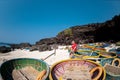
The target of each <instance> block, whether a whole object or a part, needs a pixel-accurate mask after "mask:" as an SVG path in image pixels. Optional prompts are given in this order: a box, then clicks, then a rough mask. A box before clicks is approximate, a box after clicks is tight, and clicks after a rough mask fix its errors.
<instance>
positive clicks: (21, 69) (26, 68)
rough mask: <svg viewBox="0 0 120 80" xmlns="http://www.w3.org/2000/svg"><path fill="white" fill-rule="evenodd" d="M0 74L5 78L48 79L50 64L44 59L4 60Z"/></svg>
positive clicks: (4, 79)
mask: <svg viewBox="0 0 120 80" xmlns="http://www.w3.org/2000/svg"><path fill="white" fill-rule="evenodd" d="M0 74H1V77H2V79H3V80H47V79H48V75H49V66H48V65H47V64H46V63H45V62H44V61H42V60H38V59H32V58H18V59H12V60H8V61H6V62H4V63H3V64H2V65H1V67H0Z"/></svg>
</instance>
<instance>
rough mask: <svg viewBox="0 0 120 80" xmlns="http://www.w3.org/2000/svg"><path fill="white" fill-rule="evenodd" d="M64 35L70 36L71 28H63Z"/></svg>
mask: <svg viewBox="0 0 120 80" xmlns="http://www.w3.org/2000/svg"><path fill="white" fill-rule="evenodd" d="M64 35H66V36H72V35H73V33H72V29H70V28H69V29H66V30H64Z"/></svg>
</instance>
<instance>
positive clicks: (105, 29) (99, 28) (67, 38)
mask: <svg viewBox="0 0 120 80" xmlns="http://www.w3.org/2000/svg"><path fill="white" fill-rule="evenodd" d="M119 30H120V15H116V16H114V17H113V18H112V19H111V20H108V21H106V22H104V23H94V24H87V25H83V26H79V25H78V26H73V27H70V28H68V29H66V30H64V31H61V32H59V33H58V35H57V36H56V37H54V38H46V39H42V40H40V41H38V42H36V45H41V44H47V45H51V44H62V45H64V44H70V43H71V41H72V40H75V41H76V42H77V43H87V42H102V41H113V42H116V41H120V35H119V34H120V31H119Z"/></svg>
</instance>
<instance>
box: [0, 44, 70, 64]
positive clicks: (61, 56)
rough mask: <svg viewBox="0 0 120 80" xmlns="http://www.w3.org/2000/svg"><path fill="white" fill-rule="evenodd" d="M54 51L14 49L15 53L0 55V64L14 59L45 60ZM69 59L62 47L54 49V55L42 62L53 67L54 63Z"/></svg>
mask: <svg viewBox="0 0 120 80" xmlns="http://www.w3.org/2000/svg"><path fill="white" fill-rule="evenodd" d="M53 53H54V50H51V51H43V52H39V51H38V50H37V51H29V50H25V49H23V50H20V49H16V50H15V51H11V52H8V53H4V54H1V53H0V64H2V63H3V62H4V61H6V60H10V59H15V58H34V59H40V60H41V59H45V58H46V57H48V56H49V55H51V54H53ZM65 59H69V53H68V50H65V47H64V46H60V47H59V48H58V49H56V54H55V55H54V54H53V55H52V56H50V57H48V58H47V59H46V60H44V61H45V62H46V63H47V64H48V65H53V64H54V63H56V62H58V61H61V60H65Z"/></svg>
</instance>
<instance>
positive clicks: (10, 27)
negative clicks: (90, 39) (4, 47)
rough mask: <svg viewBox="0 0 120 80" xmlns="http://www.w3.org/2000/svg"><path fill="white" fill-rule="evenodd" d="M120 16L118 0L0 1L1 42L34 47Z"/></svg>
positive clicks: (119, 2)
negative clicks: (71, 29) (80, 27)
mask: <svg viewBox="0 0 120 80" xmlns="http://www.w3.org/2000/svg"><path fill="white" fill-rule="evenodd" d="M119 14H120V0H0V42H6V43H22V42H29V43H32V44H34V43H35V42H36V41H39V40H40V39H43V38H50V37H55V36H56V35H57V34H58V33H59V32H60V31H62V30H65V29H67V28H69V27H71V26H76V25H85V24H89V23H97V22H99V23H101V22H105V21H106V20H110V19H112V18H113V17H114V16H115V15H119Z"/></svg>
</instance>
